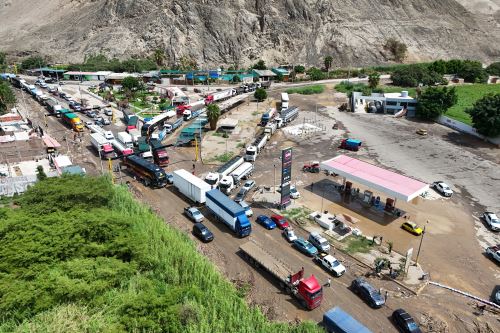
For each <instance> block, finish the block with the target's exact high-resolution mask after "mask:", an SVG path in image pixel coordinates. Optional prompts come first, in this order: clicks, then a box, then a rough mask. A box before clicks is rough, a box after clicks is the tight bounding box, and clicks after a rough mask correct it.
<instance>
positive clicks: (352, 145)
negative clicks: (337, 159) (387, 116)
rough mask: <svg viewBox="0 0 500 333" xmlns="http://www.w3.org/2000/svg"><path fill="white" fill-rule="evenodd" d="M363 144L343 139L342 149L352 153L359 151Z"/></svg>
mask: <svg viewBox="0 0 500 333" xmlns="http://www.w3.org/2000/svg"><path fill="white" fill-rule="evenodd" d="M361 144H362V142H361V141H359V140H356V139H343V140H342V141H341V142H340V148H342V149H347V150H352V151H358V150H359V147H361Z"/></svg>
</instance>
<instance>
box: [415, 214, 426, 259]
mask: <svg viewBox="0 0 500 333" xmlns="http://www.w3.org/2000/svg"><path fill="white" fill-rule="evenodd" d="M427 224H429V220H427V222H426V223H425V225H424V230H423V231H422V237H420V244H419V245H418V251H417V258H416V259H415V266H417V264H418V257H419V256H420V249H421V248H422V242H423V241H424V236H425V228H426V227H427Z"/></svg>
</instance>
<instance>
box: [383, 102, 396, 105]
mask: <svg viewBox="0 0 500 333" xmlns="http://www.w3.org/2000/svg"><path fill="white" fill-rule="evenodd" d="M385 105H398V102H385Z"/></svg>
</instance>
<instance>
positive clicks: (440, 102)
mask: <svg viewBox="0 0 500 333" xmlns="http://www.w3.org/2000/svg"><path fill="white" fill-rule="evenodd" d="M457 100H458V97H457V92H456V89H455V87H452V88H448V87H443V88H437V87H429V88H427V89H425V90H424V91H423V92H422V93H421V94H420V96H419V98H418V104H417V112H416V115H417V117H419V118H420V119H425V120H433V119H436V118H437V117H439V116H440V115H442V114H443V113H445V112H446V111H447V110H448V109H449V108H451V107H452V106H453V105H455V104H456V103H457Z"/></svg>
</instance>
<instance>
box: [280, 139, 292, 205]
mask: <svg viewBox="0 0 500 333" xmlns="http://www.w3.org/2000/svg"><path fill="white" fill-rule="evenodd" d="M291 180H292V148H286V149H283V150H282V151H281V200H280V204H281V208H285V207H286V206H288V205H289V204H290V201H291V200H290V182H291Z"/></svg>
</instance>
